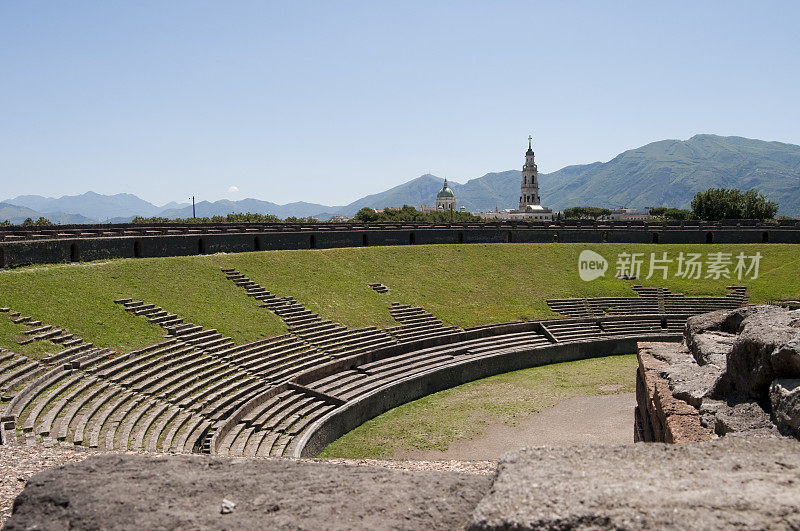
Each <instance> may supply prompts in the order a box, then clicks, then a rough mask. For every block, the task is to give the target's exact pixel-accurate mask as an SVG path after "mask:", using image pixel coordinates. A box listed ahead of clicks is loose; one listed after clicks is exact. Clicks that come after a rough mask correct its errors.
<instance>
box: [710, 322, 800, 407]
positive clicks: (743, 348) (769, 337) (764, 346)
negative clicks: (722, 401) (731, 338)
mask: <svg viewBox="0 0 800 531" xmlns="http://www.w3.org/2000/svg"><path fill="white" fill-rule="evenodd" d="M756 308H757V309H758V311H755V312H753V313H751V314H750V315H748V316H747V318H746V319H745V320H744V321H742V323H741V326H740V328H741V333H740V334H739V336H738V337H737V338H736V342H735V343H734V345H733V349H732V350H731V352H730V353H729V354H728V360H727V368H726V378H727V379H728V380H729V382H730V384H731V385H732V387H733V389H734V390H735V391H739V392H743V393H747V394H748V395H750V396H752V397H754V398H761V399H763V398H766V395H767V392H768V388H769V385H770V383H771V382H772V380H774V379H775V378H778V377H785V376H789V375H786V374H781V373H780V372H777V371H776V370H775V369H776V367H775V366H774V365H773V362H772V361H773V353H775V354H776V355H777V352H778V351H780V350H781V349H780V347H782V346H784V345H785V344H787V343H789V342H790V341H792V340H793V339H795V337H796V336H797V334H798V332H800V330H799V329H800V319H798V317H800V312H797V311H791V312H789V311H786V310H784V309H783V308H779V307H776V306H758V307H756ZM795 353H796V352H795ZM781 359H782V360H784V361H783V364H784V365H788V364H790V362H788V361H785V360H787V359H792V356H791V354H790V353H788V352H787V353H786V354H784V355H783V356H781ZM798 363H800V361H798Z"/></svg>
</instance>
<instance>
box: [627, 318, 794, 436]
mask: <svg viewBox="0 0 800 531" xmlns="http://www.w3.org/2000/svg"><path fill="white" fill-rule="evenodd" d="M638 358H639V368H638V372H637V379H636V398H637V406H636V427H635V438H636V440H637V441H651V442H670V443H684V442H698V441H708V440H711V439H714V438H717V437H720V436H724V435H727V434H730V433H737V434H741V435H746V436H751V435H759V436H775V435H777V434H778V433H781V434H783V435H790V436H794V437H797V438H800V311H798V310H794V311H788V310H785V309H783V308H778V307H775V306H750V307H746V308H741V309H736V310H720V311H715V312H711V313H707V314H704V315H698V316H695V317H691V318H689V320H688V321H687V323H686V330H685V337H684V342H683V343H682V344H676V343H640V344H639V354H638Z"/></svg>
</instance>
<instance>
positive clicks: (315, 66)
mask: <svg viewBox="0 0 800 531" xmlns="http://www.w3.org/2000/svg"><path fill="white" fill-rule="evenodd" d="M798 6H800V3H798V2H788V1H787V2H769V1H764V2H760V1H759V2H732V1H721V2H711V1H701V2H698V1H685V2H680V1H670V2H659V3H658V4H656V3H655V2H640V1H631V2H610V1H609V2H596V1H591V2H589V1H587V2H555V1H553V2H502V1H491V2H490V1H486V2H474V3H472V2H436V1H424V2H412V1H405V2H394V3H391V4H390V3H388V2H374V1H370V2H344V1H336V2H304V1H297V2H293V1H287V2H282V3H272V2H267V1H258V2H248V1H243V0H236V1H234V2H223V1H218V2H206V1H197V0H192V1H178V0H169V1H163V0H160V1H154V2H149V1H138V0H137V1H133V0H131V1H127V2H111V1H107V0H103V1H96V2H90V1H74V0H70V1H47V2H34V1H11V0H7V1H4V2H2V3H0V76H2V77H1V78H0V79H1V80H2V82H0V199H5V198H9V197H14V196H17V195H20V194H41V195H48V196H60V195H63V194H76V193H82V192H85V191H87V190H93V191H96V192H99V193H106V194H110V193H118V192H130V193H135V194H137V195H139V196H140V197H142V198H144V199H147V200H150V201H153V202H156V203H159V204H160V203H165V202H167V201H171V200H176V201H186V200H187V198H188V197H189V196H190V195H192V194H194V195H196V196H197V197H198V199H210V200H216V199H220V198H225V197H227V198H231V199H241V198H245V197H255V198H258V199H264V200H270V201H274V202H277V203H285V202H290V201H298V200H305V201H311V202H318V203H324V204H345V203H348V202H350V201H352V200H354V199H356V198H358V197H360V196H362V195H365V194H367V193H374V192H378V191H381V190H384V189H386V188H389V187H391V186H394V185H397V184H400V183H401V182H405V181H408V180H410V179H413V178H415V177H417V176H419V175H421V174H423V173H433V174H435V175H438V176H442V177H447V178H449V179H452V180H456V181H459V182H466V181H467V180H469V179H472V178H475V177H479V176H481V175H483V174H484V173H487V172H490V171H502V170H507V169H512V168H520V167H521V166H522V162H523V152H524V149H525V148H526V145H525V143H526V139H527V137H528V134H529V133H530V134H532V135H533V137H534V147H535V150H536V153H537V161H538V163H539V167H540V170H541V171H544V172H549V171H554V170H557V169H559V168H561V167H563V166H566V165H569V164H579V163H586V162H593V161H596V160H600V161H605V160H608V159H610V158H612V157H613V156H614V155H616V154H617V153H619V152H621V151H623V150H625V149H629V148H633V147H637V146H639V145H642V144H645V143H648V142H651V141H656V140H661V139H664V138H679V139H686V138H689V137H690V136H692V135H693V134H696V133H716V134H721V135H739V136H745V137H750V138H761V139H764V140H779V141H782V142H790V143H795V144H800V34H799V33H800V30H799V29H798V21H800V7H798ZM231 186H236V187H238V189H239V191H238V192H229V187H231Z"/></svg>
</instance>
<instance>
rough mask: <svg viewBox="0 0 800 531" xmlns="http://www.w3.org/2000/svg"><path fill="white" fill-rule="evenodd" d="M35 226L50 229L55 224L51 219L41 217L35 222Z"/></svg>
mask: <svg viewBox="0 0 800 531" xmlns="http://www.w3.org/2000/svg"><path fill="white" fill-rule="evenodd" d="M33 224H34V225H37V226H40V227H49V226H52V225H53V223H52V222H51V221H50V220H49V219H47V218H45V217H42V216H40V217H39V219H37V220H36V221H34V222H33Z"/></svg>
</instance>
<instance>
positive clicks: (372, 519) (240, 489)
mask: <svg viewBox="0 0 800 531" xmlns="http://www.w3.org/2000/svg"><path fill="white" fill-rule="evenodd" d="M490 481H491V478H490V477H487V476H479V475H472V474H459V473H455V472H407V471H398V470H389V469H385V468H377V467H354V466H343V465H332V464H326V463H307V462H294V461H290V460H252V459H251V460H235V459H219V458H210V457H201V456H169V457H162V458H152V457H145V456H137V455H103V456H98V457H91V458H89V459H87V460H86V461H84V462H82V463H80V464H79V465H68V466H65V467H60V468H55V469H50V470H46V471H44V472H42V473H40V474H38V475H36V476H34V477H33V478H31V480H30V481H29V482H28V484H27V486H26V487H25V490H24V491H23V492H22V494H20V495H19V497H17V499H16V501H15V502H14V514H13V516H12V517H11V518H10V519H9V520H8V522H7V523H6V528H5V529H7V530H12V529H34V528H35V529H73V528H74V529H386V528H398V529H399V528H402V529H456V528H459V527H462V526H463V525H464V523H465V521H466V520H467V518H468V516H469V514H470V512H471V511H472V509H473V508H474V507H475V505H476V504H477V503H478V501H479V500H480V498H481V497H482V496H483V494H484V493H485V492H486V491H487V490H488V488H489V484H490ZM223 499H225V500H228V501H230V502H232V503H233V504H235V510H233V509H231V511H228V512H227V513H226V514H222V513H223V512H224V511H221V510H220V507H221V503H222V500H223Z"/></svg>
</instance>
